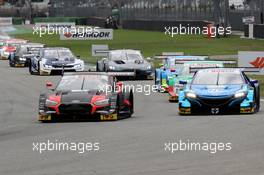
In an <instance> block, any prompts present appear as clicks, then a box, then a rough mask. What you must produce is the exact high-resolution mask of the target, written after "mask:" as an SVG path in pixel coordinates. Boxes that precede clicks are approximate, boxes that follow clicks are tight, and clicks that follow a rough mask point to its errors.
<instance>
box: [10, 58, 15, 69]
mask: <svg viewBox="0 0 264 175" xmlns="http://www.w3.org/2000/svg"><path fill="white" fill-rule="evenodd" d="M15 64H16V63H15V62H14V61H11V60H10V59H9V66H10V67H15Z"/></svg>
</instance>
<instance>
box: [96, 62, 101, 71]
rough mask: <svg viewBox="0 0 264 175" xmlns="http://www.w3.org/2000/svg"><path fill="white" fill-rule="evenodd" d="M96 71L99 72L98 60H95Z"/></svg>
mask: <svg viewBox="0 0 264 175" xmlns="http://www.w3.org/2000/svg"><path fill="white" fill-rule="evenodd" d="M96 72H100V69H99V63H98V61H97V62H96Z"/></svg>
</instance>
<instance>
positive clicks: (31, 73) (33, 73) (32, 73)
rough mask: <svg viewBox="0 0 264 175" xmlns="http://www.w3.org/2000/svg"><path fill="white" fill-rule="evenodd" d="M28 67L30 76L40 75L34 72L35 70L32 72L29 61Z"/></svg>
mask: <svg viewBox="0 0 264 175" xmlns="http://www.w3.org/2000/svg"><path fill="white" fill-rule="evenodd" d="M28 65H29V66H28V71H29V73H30V75H38V73H36V72H33V70H32V64H31V60H29V63H28Z"/></svg>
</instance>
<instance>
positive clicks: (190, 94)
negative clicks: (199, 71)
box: [186, 92, 197, 99]
mask: <svg viewBox="0 0 264 175" xmlns="http://www.w3.org/2000/svg"><path fill="white" fill-rule="evenodd" d="M186 97H188V98H193V99H195V98H196V97H197V95H196V94H195V93H193V92H187V93H186Z"/></svg>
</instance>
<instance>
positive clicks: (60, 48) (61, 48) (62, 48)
mask: <svg viewBox="0 0 264 175" xmlns="http://www.w3.org/2000/svg"><path fill="white" fill-rule="evenodd" d="M43 50H70V49H69V48H66V47H46V48H43Z"/></svg>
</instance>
